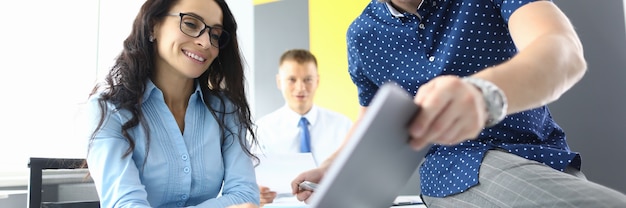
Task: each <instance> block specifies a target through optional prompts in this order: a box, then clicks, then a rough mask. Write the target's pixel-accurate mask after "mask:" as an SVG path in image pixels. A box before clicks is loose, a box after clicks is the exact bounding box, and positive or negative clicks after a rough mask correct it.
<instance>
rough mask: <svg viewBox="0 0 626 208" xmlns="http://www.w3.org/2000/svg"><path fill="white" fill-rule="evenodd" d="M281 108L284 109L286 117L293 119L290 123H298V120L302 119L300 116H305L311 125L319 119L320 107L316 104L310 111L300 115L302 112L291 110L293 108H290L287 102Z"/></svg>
mask: <svg viewBox="0 0 626 208" xmlns="http://www.w3.org/2000/svg"><path fill="white" fill-rule="evenodd" d="M281 109H282V111H283V113H284V116H285V119H287V120H290V121H293V122H290V123H294V124H297V123H298V121H299V120H300V117H305V118H306V119H307V120H308V121H309V124H310V125H311V126H313V124H315V122H316V121H317V117H318V114H319V113H318V111H319V109H318V107H317V106H315V105H313V106H312V107H311V110H309V112H307V113H306V114H304V115H300V114H298V113H296V112H295V111H293V110H291V108H289V106H288V105H287V103H285V105H283V107H281Z"/></svg>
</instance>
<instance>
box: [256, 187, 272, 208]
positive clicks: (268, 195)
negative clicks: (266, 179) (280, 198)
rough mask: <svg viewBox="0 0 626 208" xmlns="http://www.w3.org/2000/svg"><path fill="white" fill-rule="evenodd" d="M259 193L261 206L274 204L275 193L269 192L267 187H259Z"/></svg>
mask: <svg viewBox="0 0 626 208" xmlns="http://www.w3.org/2000/svg"><path fill="white" fill-rule="evenodd" d="M259 191H260V192H261V206H263V205H265V204H269V203H272V202H274V199H275V198H276V192H275V191H272V190H270V188H269V187H267V186H261V185H259Z"/></svg>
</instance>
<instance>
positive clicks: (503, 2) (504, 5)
mask: <svg viewBox="0 0 626 208" xmlns="http://www.w3.org/2000/svg"><path fill="white" fill-rule="evenodd" d="M535 1H538V0H493V2H494V4H495V5H496V7H498V8H499V9H500V15H502V18H503V19H504V21H505V22H506V23H507V24H508V23H509V19H510V18H511V15H512V14H513V12H515V11H516V10H517V9H519V8H520V7H522V6H524V5H526V4H528V3H532V2H535ZM549 1H552V0H549Z"/></svg>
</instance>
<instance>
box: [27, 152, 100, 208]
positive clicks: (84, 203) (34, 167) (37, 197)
mask: <svg viewBox="0 0 626 208" xmlns="http://www.w3.org/2000/svg"><path fill="white" fill-rule="evenodd" d="M84 161H85V160H84V159H77V158H38V157H31V158H30V160H29V161H28V167H29V168H30V180H29V181H28V197H27V207H28V208H75V207H76V208H78V207H80V208H100V202H99V200H98V199H97V196H95V197H86V198H85V199H80V200H72V201H59V200H58V198H59V197H58V194H59V193H58V187H60V185H68V184H70V185H71V184H86V185H88V186H87V187H88V189H90V188H91V189H93V188H92V187H89V185H93V181H92V180H91V178H90V177H89V176H88V175H87V173H88V170H87V166H86V165H84V166H83V164H85V163H84ZM48 171H49V172H50V173H52V174H44V173H47V172H48ZM44 181H45V183H44ZM49 186H52V187H56V190H52V189H50V191H49V192H51V195H56V196H46V197H44V193H45V192H46V187H49ZM94 190H95V189H94ZM55 192H56V193H55ZM93 192H94V193H95V191H93ZM50 199H52V200H50Z"/></svg>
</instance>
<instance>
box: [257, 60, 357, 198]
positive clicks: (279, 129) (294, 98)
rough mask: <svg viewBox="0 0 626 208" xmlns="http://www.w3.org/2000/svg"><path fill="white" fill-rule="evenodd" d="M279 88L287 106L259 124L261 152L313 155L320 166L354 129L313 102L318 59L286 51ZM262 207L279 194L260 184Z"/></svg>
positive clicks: (343, 117)
mask: <svg viewBox="0 0 626 208" xmlns="http://www.w3.org/2000/svg"><path fill="white" fill-rule="evenodd" d="M276 85H277V87H278V89H279V90H280V91H281V92H282V95H283V98H284V100H285V104H284V105H283V106H282V107H281V108H279V109H276V110H275V111H273V112H271V113H269V114H267V115H265V116H263V117H261V118H259V119H258V120H257V121H256V124H257V127H258V129H257V135H258V137H257V138H258V141H259V144H258V151H260V153H261V154H262V153H298V152H303V153H307V152H310V153H311V154H312V155H313V158H314V160H315V162H316V163H317V164H316V165H319V162H322V161H324V160H326V158H328V157H329V156H330V155H332V154H333V152H334V151H335V150H336V149H337V148H339V147H340V146H341V144H342V142H343V140H344V138H345V136H346V135H347V133H348V131H349V130H350V128H351V126H352V120H351V119H350V118H348V117H346V116H345V115H343V114H341V113H338V112H334V111H331V110H329V109H325V108H322V107H319V106H316V105H315V104H314V103H313V99H314V97H315V92H316V90H317V87H318V85H319V74H318V71H317V59H316V58H315V56H314V55H313V54H312V53H311V52H310V51H308V50H304V49H292V50H288V51H286V52H284V53H283V54H282V55H281V57H280V61H279V69H278V74H277V75H276ZM259 188H260V191H261V205H264V204H266V203H271V202H273V200H274V198H276V192H274V191H272V190H270V189H269V188H268V187H265V186H263V185H262V184H259Z"/></svg>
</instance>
